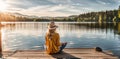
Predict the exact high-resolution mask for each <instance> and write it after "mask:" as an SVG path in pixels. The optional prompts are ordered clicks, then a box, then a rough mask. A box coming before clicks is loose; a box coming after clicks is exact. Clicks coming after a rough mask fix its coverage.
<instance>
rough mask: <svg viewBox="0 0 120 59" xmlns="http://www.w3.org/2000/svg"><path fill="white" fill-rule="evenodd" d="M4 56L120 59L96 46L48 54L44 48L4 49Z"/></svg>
mask: <svg viewBox="0 0 120 59" xmlns="http://www.w3.org/2000/svg"><path fill="white" fill-rule="evenodd" d="M3 57H4V58H7V59H12V58H16V59H43V58H45V59H47V58H49V59H50V58H51V59H54V58H68V59H69V58H82V59H110V58H111V59H118V58H117V57H116V56H114V55H113V54H112V52H110V51H104V52H97V51H95V50H94V48H73V49H72V48H69V49H64V52H63V53H62V54H54V55H48V54H46V52H45V51H42V50H18V51H15V52H12V51H3Z"/></svg>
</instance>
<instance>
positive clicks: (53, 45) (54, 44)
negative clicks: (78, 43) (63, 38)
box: [45, 32, 60, 54]
mask: <svg viewBox="0 0 120 59" xmlns="http://www.w3.org/2000/svg"><path fill="white" fill-rule="evenodd" d="M45 40H46V41H45V44H46V52H47V53H48V54H53V53H57V52H58V51H59V46H60V36H59V34H58V33H56V32H55V33H53V34H52V36H51V39H49V35H48V33H47V34H46V36H45Z"/></svg>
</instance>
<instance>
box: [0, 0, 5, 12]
mask: <svg viewBox="0 0 120 59" xmlns="http://www.w3.org/2000/svg"><path fill="white" fill-rule="evenodd" d="M6 8H7V4H6V3H5V2H4V1H1V0H0V11H5V10H6Z"/></svg>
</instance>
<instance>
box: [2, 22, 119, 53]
mask: <svg viewBox="0 0 120 59" xmlns="http://www.w3.org/2000/svg"><path fill="white" fill-rule="evenodd" d="M2 24H3V25H5V26H4V27H3V28H2V41H3V43H2V44H3V50H4V51H6V50H30V49H32V50H39V49H41V50H43V49H44V42H45V39H44V37H45V33H46V31H47V26H48V22H15V23H14V22H2ZM56 25H58V26H59V27H58V28H57V32H58V33H59V34H60V38H61V42H68V45H67V47H66V48H90V47H96V46H99V47H101V48H103V49H104V50H112V51H114V53H115V54H117V55H120V53H118V51H119V52H120V46H119V45H120V29H119V28H120V25H119V23H117V25H116V26H114V24H112V23H109V24H106V23H105V24H98V23H75V22H74V23H72V22H57V23H56Z"/></svg>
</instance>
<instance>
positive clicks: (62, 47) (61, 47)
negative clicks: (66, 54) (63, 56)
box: [59, 43, 67, 52]
mask: <svg viewBox="0 0 120 59" xmlns="http://www.w3.org/2000/svg"><path fill="white" fill-rule="evenodd" d="M66 45H67V43H65V44H62V45H61V46H60V50H59V52H62V50H63V49H64V48H65V47H66Z"/></svg>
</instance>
